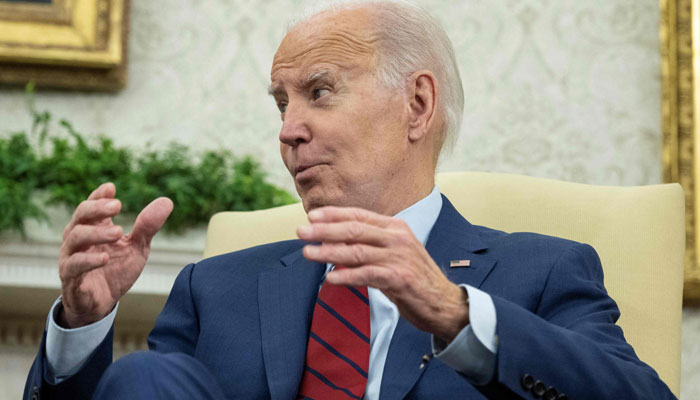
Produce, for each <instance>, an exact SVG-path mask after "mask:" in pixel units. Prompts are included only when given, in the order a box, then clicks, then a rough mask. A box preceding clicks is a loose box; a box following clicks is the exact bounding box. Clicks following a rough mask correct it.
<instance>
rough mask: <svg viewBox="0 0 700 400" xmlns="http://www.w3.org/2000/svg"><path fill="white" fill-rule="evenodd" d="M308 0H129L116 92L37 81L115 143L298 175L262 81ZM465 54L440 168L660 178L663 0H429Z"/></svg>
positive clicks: (68, 113) (55, 106)
mask: <svg viewBox="0 0 700 400" xmlns="http://www.w3.org/2000/svg"><path fill="white" fill-rule="evenodd" d="M307 3H308V2H303V1H299V0H266V1H262V0H259V1H250V0H228V1H221V0H219V1H217V0H200V1H195V0H181V1H180V2H179V5H178V7H172V6H169V5H168V4H166V3H165V2H162V1H132V28H131V38H130V51H129V70H128V72H129V83H128V87H127V89H126V90H124V91H123V92H121V93H120V94H118V95H116V96H113V95H109V94H69V95H67V94H65V93H41V94H40V96H39V99H38V103H39V105H40V106H44V107H46V108H48V109H50V110H51V111H52V112H53V113H54V114H55V115H57V116H65V117H68V118H69V119H71V120H72V121H74V122H75V125H76V126H77V127H78V128H79V129H81V130H83V131H87V132H95V133H100V132H104V133H107V134H109V135H110V136H113V137H114V138H115V140H116V141H117V142H119V143H123V144H130V145H134V146H141V145H143V144H144V142H149V143H151V144H152V145H153V146H159V145H162V144H164V143H167V142H169V141H171V140H177V141H179V142H183V143H186V144H188V145H190V146H192V147H193V148H213V147H226V148H230V149H232V150H233V151H234V152H235V153H236V154H246V153H253V154H257V155H258V157H259V158H260V159H261V161H262V162H263V163H264V165H265V166H266V168H267V169H268V171H270V174H271V175H272V177H273V179H274V180H275V182H277V183H279V184H283V185H285V186H286V187H288V188H290V189H291V188H292V184H291V180H290V179H288V178H287V173H286V171H285V170H284V168H283V166H282V163H281V161H280V160H279V155H278V153H277V150H276V149H277V133H278V130H279V127H280V120H279V117H278V115H277V112H276V109H275V107H274V103H273V102H272V100H271V99H270V98H268V97H267V96H266V94H265V91H266V87H267V85H268V83H269V69H270V65H271V61H272V56H273V54H274V52H275V50H276V47H277V45H278V43H279V41H280V40H281V38H282V37H283V35H284V31H285V28H286V25H287V21H288V20H289V15H290V14H294V13H295V12H296V11H297V10H299V9H301V8H303V7H304V6H305V5H306V4H307ZM421 3H423V4H424V5H425V6H426V7H427V8H428V9H430V10H431V11H432V12H433V13H434V14H435V15H436V16H437V17H438V18H439V19H440V20H441V21H442V22H443V23H444V25H445V27H446V28H447V30H448V33H449V35H450V37H451V38H452V40H453V42H454V45H455V47H456V50H457V54H458V61H459V64H460V68H461V72H462V77H463V80H464V86H465V94H466V107H465V115H464V126H463V129H462V137H461V139H460V141H459V142H458V144H457V148H456V149H455V152H454V155H453V156H452V157H451V158H450V159H447V160H445V161H444V162H443V164H442V170H464V169H472V170H488V171H506V172H519V173H526V174H530V175H536V176H544V177H552V178H560V179H566V180H572V181H577V182H590V183H597V184H611V185H637V184H648V183H656V182H659V181H660V167H659V162H658V160H659V151H660V139H659V138H660V135H659V129H660V128H659V126H660V116H659V111H658V110H659V93H660V88H659V85H660V83H659V82H660V81H659V55H658V37H657V36H658V35H657V31H658V29H657V26H658V5H657V2H656V0H614V1H612V0H587V1H578V0H499V1H488V0H468V1H466V0H462V1H446V0H442V1H440V0H431V1H429V0H423V1H421ZM26 115H27V114H26V113H25V107H24V101H23V95H22V93H21V92H19V91H17V92H3V93H2V94H0V121H4V123H3V126H2V128H0V129H2V130H7V129H16V128H21V127H24V126H26V125H27V124H28V122H29V119H28V117H25V118H23V117H22V116H26Z"/></svg>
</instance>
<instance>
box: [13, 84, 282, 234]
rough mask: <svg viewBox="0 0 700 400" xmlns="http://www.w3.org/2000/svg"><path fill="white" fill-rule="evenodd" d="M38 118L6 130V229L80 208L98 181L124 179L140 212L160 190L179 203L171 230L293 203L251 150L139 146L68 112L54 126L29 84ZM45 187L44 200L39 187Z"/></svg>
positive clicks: (128, 202) (121, 186) (130, 209)
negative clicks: (88, 127)
mask: <svg viewBox="0 0 700 400" xmlns="http://www.w3.org/2000/svg"><path fill="white" fill-rule="evenodd" d="M27 94H28V100H29V110H30V112H31V113H32V117H33V124H32V129H31V131H30V134H27V133H26V132H18V133H14V134H12V135H11V136H10V137H9V138H0V232H2V231H7V230H13V231H17V232H21V233H24V226H25V225H24V223H25V221H26V220H27V219H30V218H34V219H39V220H41V219H45V218H46V216H45V213H44V212H43V211H42V210H43V209H44V207H45V206H46V205H64V206H66V207H69V208H74V207H75V206H76V205H77V204H78V203H80V202H81V201H82V200H83V199H85V198H86V197H87V196H88V195H89V194H90V192H91V191H92V190H93V189H94V188H95V187H97V186H98V185H99V184H101V183H103V182H107V181H111V182H114V183H115V185H116V186H117V197H118V198H119V199H120V200H121V201H122V213H124V214H136V213H137V212H139V211H140V210H141V209H142V208H143V207H144V206H145V205H146V204H148V202H150V201H151V200H153V199H154V198H156V197H159V196H167V197H170V198H171V199H172V200H173V202H174V203H175V210H174V212H173V213H172V214H171V216H170V218H168V221H167V222H166V225H165V230H166V231H169V232H182V231H183V230H184V229H187V228H189V227H193V226H196V225H199V224H202V223H206V222H207V221H208V220H209V218H210V217H211V216H212V215H213V214H214V213H216V212H219V211H224V210H234V211H249V210H257V209H264V208H270V207H275V206H279V205H284V204H289V203H293V202H294V201H295V199H294V197H293V196H292V195H290V194H289V193H288V192H286V191H284V190H282V189H280V188H278V187H276V186H274V185H272V184H271V183H269V182H267V180H266V175H265V173H264V172H263V170H262V169H261V167H260V165H259V164H258V163H257V162H256V161H255V160H254V159H253V158H252V157H250V156H247V157H242V158H237V157H234V156H233V155H232V154H231V153H230V152H228V151H225V150H216V151H206V152H204V153H202V154H193V153H191V152H190V151H189V150H188V149H187V147H185V146H183V145H179V144H176V143H172V144H171V145H169V146H168V147H167V148H166V149H165V150H162V151H153V150H151V151H145V152H136V151H134V150H132V149H130V148H126V147H118V146H116V145H115V144H114V142H113V141H112V140H110V139H109V138H107V137H104V136H99V137H97V138H96V139H93V140H90V139H88V138H86V137H85V136H84V135H82V134H80V133H79V132H77V131H76V130H75V129H74V127H73V126H72V125H71V124H70V123H69V122H68V121H66V120H61V121H60V122H59V126H60V127H61V129H62V132H61V133H60V134H57V135H54V134H52V133H51V132H50V129H49V127H50V124H51V119H52V117H51V114H50V113H49V112H46V111H43V112H38V111H37V110H36V108H35V106H34V101H33V86H31V85H28V86H27ZM39 193H44V194H45V195H44V196H40V197H42V198H44V200H43V201H40V200H38V199H37V196H36V195H37V194H39Z"/></svg>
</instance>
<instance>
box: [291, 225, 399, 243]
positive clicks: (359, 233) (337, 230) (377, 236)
mask: <svg viewBox="0 0 700 400" xmlns="http://www.w3.org/2000/svg"><path fill="white" fill-rule="evenodd" d="M393 234H394V232H393V231H392V230H388V229H384V228H378V227H377V226H374V225H369V224H366V223H363V222H359V221H349V222H336V223H314V224H311V225H305V226H300V227H298V228H297V236H299V238H300V239H302V240H306V241H309V242H324V243H328V242H331V243H336V242H343V243H365V244H371V245H373V246H380V247H383V246H386V245H388V244H389V243H390V239H391V236H392V235H393Z"/></svg>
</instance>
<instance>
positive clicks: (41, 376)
mask: <svg viewBox="0 0 700 400" xmlns="http://www.w3.org/2000/svg"><path fill="white" fill-rule="evenodd" d="M112 339H113V330H112V329H111V328H110V330H109V333H108V334H107V336H106V337H105V338H104V340H102V342H101V343H100V344H99V345H98V346H97V349H95V351H93V352H92V354H90V356H89V357H88V359H87V361H85V364H83V366H82V368H80V370H78V372H76V373H75V374H74V375H72V376H71V377H69V378H67V379H65V380H63V381H61V383H59V384H57V385H52V384H50V383H49V382H48V381H47V379H46V376H47V369H48V363H47V361H46V331H44V337H43V338H42V340H41V346H40V348H39V354H38V355H37V356H36V358H35V359H34V363H33V364H32V368H31V370H30V371H29V376H28V377H27V382H26V384H25V386H24V395H23V397H22V398H23V399H25V400H33V399H66V400H69V399H75V400H80V399H90V398H91V397H92V394H93V392H94V391H95V389H96V388H97V383H98V382H99V380H100V377H101V376H102V374H103V373H104V371H105V370H106V369H107V367H109V365H110V364H111V363H112Z"/></svg>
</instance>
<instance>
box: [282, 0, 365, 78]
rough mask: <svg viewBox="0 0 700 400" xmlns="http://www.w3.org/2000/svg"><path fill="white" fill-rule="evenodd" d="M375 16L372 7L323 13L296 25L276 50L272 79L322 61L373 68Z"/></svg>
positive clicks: (308, 68)
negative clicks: (369, 9)
mask: <svg viewBox="0 0 700 400" xmlns="http://www.w3.org/2000/svg"><path fill="white" fill-rule="evenodd" d="M371 19H372V14H371V12H369V11H368V10H363V9H358V10H346V11H341V12H335V13H329V12H325V13H321V14H318V15H316V16H314V17H311V18H310V19H309V20H307V21H304V22H302V23H300V24H299V25H297V26H295V27H294V28H292V30H290V31H289V33H287V35H286V36H285V38H284V40H282V43H281V44H280V46H279V48H278V49H277V53H275V57H274V60H273V62H272V70H271V73H270V75H271V79H272V81H273V82H274V81H275V80H277V79H279V78H280V77H281V76H282V75H286V74H288V73H290V71H308V70H310V69H313V67H314V66H315V65H321V64H326V65H328V64H331V65H335V66H337V67H339V68H349V67H353V66H366V67H368V68H369V67H371V65H372V64H373V62H374V59H375V58H376V46H377V42H378V39H377V34H376V33H375V32H374V29H372V21H371Z"/></svg>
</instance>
